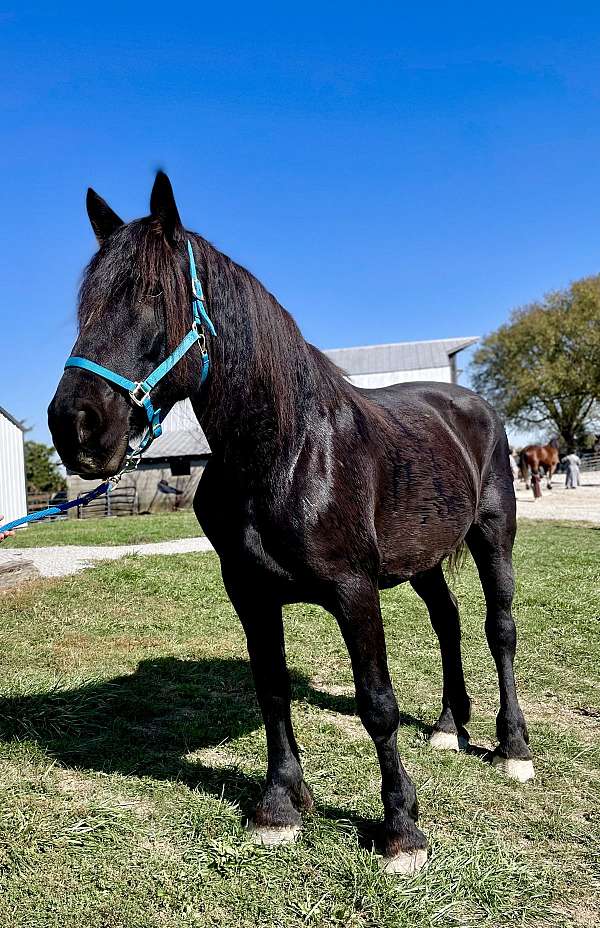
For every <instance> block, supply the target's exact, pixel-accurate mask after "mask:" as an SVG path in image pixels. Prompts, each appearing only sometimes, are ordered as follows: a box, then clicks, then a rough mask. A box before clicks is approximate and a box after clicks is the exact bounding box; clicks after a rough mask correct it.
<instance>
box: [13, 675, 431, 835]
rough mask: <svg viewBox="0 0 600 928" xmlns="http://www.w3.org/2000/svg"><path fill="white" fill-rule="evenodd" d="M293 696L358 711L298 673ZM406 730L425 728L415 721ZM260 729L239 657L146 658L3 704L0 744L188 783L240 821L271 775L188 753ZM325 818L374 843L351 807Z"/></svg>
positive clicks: (407, 721) (68, 762)
mask: <svg viewBox="0 0 600 928" xmlns="http://www.w3.org/2000/svg"><path fill="white" fill-rule="evenodd" d="M292 691H293V697H294V699H295V700H296V701H298V700H300V701H306V702H308V703H309V704H310V705H312V706H315V707H317V708H320V709H325V710H329V711H332V712H336V713H341V714H343V715H355V714H356V707H355V701H354V698H353V697H349V696H346V695H332V694H329V693H327V692H323V691H322V690H319V689H316V688H315V687H314V686H313V685H311V683H310V681H309V680H308V678H307V677H305V676H303V675H301V674H298V673H293V674H292ZM401 724H404V725H412V726H417V727H418V728H419V729H420V730H422V731H427V730H428V729H427V728H426V726H425V725H423V723H422V722H420V721H419V720H418V719H416V718H414V717H413V716H409V715H403V716H401ZM261 726H262V719H261V716H260V712H259V709H258V704H257V701H256V695H255V692H254V684H253V681H252V674H251V671H250V665H249V663H248V662H247V661H244V660H241V659H239V658H228V659H222V658H206V659H203V660H199V661H183V660H178V659H177V658H174V657H163V658H158V659H148V660H143V661H141V662H140V663H139V664H138V667H137V669H136V671H135V672H134V673H132V674H126V675H123V676H119V677H115V678H113V679H110V680H106V681H100V682H98V681H93V682H89V683H85V684H83V685H81V686H78V687H75V688H73V689H59V688H56V689H54V690H52V691H50V692H46V693H39V694H38V693H36V694H28V695H20V696H11V697H4V698H2V699H0V739H1V740H4V741H11V740H28V741H35V742H36V743H37V744H39V745H40V746H41V747H43V748H44V749H45V750H46V751H47V752H48V753H49V754H50V755H51V756H52V757H54V758H55V759H56V761H58V763H59V764H60V765H61V766H63V767H76V768H80V769H81V768H83V769H89V770H97V771H102V772H106V773H122V774H126V775H129V776H140V777H142V776H143V777H153V778H156V779H160V780H172V781H176V782H180V783H184V784H186V785H187V786H188V787H189V788H190V789H201V790H202V791H204V792H206V793H209V794H211V795H214V796H217V797H224V798H225V799H227V800H229V801H232V802H235V803H237V804H238V805H239V807H240V808H241V810H242V813H243V814H244V815H249V814H250V813H251V810H252V808H253V807H254V806H255V805H256V803H257V802H258V800H259V798H260V795H261V788H262V785H263V776H264V773H265V772H266V770H265V771H263V772H262V775H260V776H259V775H251V774H247V773H245V772H243V771H242V770H240V769H239V768H238V767H236V766H235V758H233V760H232V762H231V763H230V764H228V763H227V761H225V763H224V764H223V765H221V764H218V765H217V766H211V764H210V754H208V758H205V759H203V758H202V756H200V757H199V758H198V757H193V756H190V755H193V754H194V752H196V751H202V750H203V749H206V748H218V747H219V746H222V745H223V744H224V743H226V742H227V741H229V740H232V739H235V738H239V737H240V736H242V735H245V734H248V733H250V732H252V731H255V730H256V729H258V728H259V727H261ZM333 749H334V748H333V747H332V750H333ZM225 756H226V755H225ZM206 759H208V763H206V762H205V760H206ZM213 763H214V758H213ZM319 812H320V813H321V814H324V815H326V816H328V817H331V818H335V819H345V820H346V821H350V822H351V823H353V824H355V825H356V826H357V827H358V829H359V833H360V834H361V836H362V837H363V840H364V841H365V843H369V842H371V832H372V823H369V822H367V821H365V820H363V819H360V818H359V817H358V816H356V815H353V814H352V811H351V810H349V809H339V808H333V807H325V808H323V806H321V805H320V806H319ZM371 843H372V842H371Z"/></svg>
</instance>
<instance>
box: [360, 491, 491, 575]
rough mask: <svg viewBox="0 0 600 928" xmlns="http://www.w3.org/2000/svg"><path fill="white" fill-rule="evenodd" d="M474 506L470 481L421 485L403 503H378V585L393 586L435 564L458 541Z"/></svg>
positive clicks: (475, 500)
mask: <svg viewBox="0 0 600 928" xmlns="http://www.w3.org/2000/svg"><path fill="white" fill-rule="evenodd" d="M476 511H477V494H476V492H475V489H474V488H473V487H472V486H471V485H470V482H469V481H468V480H460V479H458V480H455V481H454V483H453V485H452V486H451V487H447V488H444V490H443V491H442V490H441V488H439V487H438V488H437V489H436V488H435V487H434V486H431V487H429V488H428V489H427V490H425V489H424V488H422V487H421V489H420V490H415V492H414V493H412V494H410V495H407V496H406V497H405V498H404V500H403V501H402V505H401V506H400V505H388V506H387V507H386V506H385V505H382V506H380V507H379V510H378V513H377V517H376V523H375V527H376V532H377V542H378V547H379V553H380V558H381V567H380V586H393V585H394V584H396V583H400V582H402V581H403V580H408V579H410V578H411V577H413V576H414V575H415V574H418V573H421V572H422V571H425V570H429V569H430V568H431V567H435V566H436V565H437V564H439V563H440V561H441V560H443V559H444V558H445V557H447V556H448V555H449V554H451V552H452V551H454V550H456V548H457V547H458V546H459V545H460V544H461V542H462V541H463V540H464V537H465V535H466V533H467V531H468V530H469V527H470V526H471V525H472V523H473V521H474V519H475V516H476Z"/></svg>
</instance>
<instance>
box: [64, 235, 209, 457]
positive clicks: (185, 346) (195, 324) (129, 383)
mask: <svg viewBox="0 0 600 928" xmlns="http://www.w3.org/2000/svg"><path fill="white" fill-rule="evenodd" d="M187 248H188V255H189V259H190V276H191V279H192V293H193V294H194V299H193V300H192V316H193V318H192V328H191V329H190V331H189V332H188V334H187V335H186V336H185V338H184V339H183V341H182V342H180V344H179V345H178V346H177V348H176V349H175V350H174V351H173V352H172V354H170V355H169V357H168V358H165V360H164V361H163V362H162V364H159V366H158V367H157V368H156V369H155V370H153V371H152V373H151V374H149V375H148V376H147V377H146V379H145V380H140V381H137V382H136V381H134V380H128V379H127V377H122V376H121V374H117V373H115V372H114V371H111V370H110V369H109V368H108V367H104V366H103V365H102V364H96V362H95V361H89V360H88V359H87V358H78V357H75V356H73V355H72V356H71V357H70V358H69V359H68V360H67V363H66V364H65V370H67V369H68V368H69V367H80V368H81V369H82V370H84V371H90V373H92V374H97V375H98V376H99V377H103V378H104V379H105V380H108V381H109V382H110V383H113V384H115V385H116V386H117V387H120V388H121V389H122V390H126V391H127V393H128V395H129V399H130V400H131V402H132V403H134V404H135V405H136V406H140V407H141V408H142V409H144V410H145V412H146V417H147V419H148V425H147V426H146V431H145V432H144V434H143V435H142V438H141V441H140V443H139V445H138V447H137V448H136V449H135V450H133V451H131V452H130V454H129V456H128V464H129V467H127V465H126V467H127V469H128V470H130V469H131V467H132V466H133V467H135V465H136V464H137V462H138V461H139V458H140V456H141V455H142V454H143V452H144V451H146V449H147V448H148V447H149V446H150V445H151V444H152V442H153V441H154V439H155V438H158V436H159V435H161V434H162V425H161V422H160V412H161V411H160V409H156V410H155V409H154V406H153V404H152V399H151V396H150V394H151V392H152V390H153V389H154V387H155V386H156V385H157V383H159V381H161V380H162V379H163V377H164V376H165V375H166V374H168V373H169V371H170V370H172V368H174V367H175V365H176V364H178V363H179V361H181V359H182V358H183V356H184V355H185V354H187V352H188V351H189V350H190V348H192V347H193V345H195V344H196V343H198V345H199V346H200V351H201V353H202V367H201V370H200V385H201V386H202V384H203V383H204V381H205V380H206V378H207V377H208V370H209V367H210V360H209V357H208V351H207V350H206V337H205V334H204V325H206V328H207V329H208V331H209V332H210V334H211V335H216V334H217V333H216V331H215V327H214V325H213V324H212V322H211V320H210V318H209V316H208V313H207V312H206V307H205V299H204V294H203V292H202V284H201V283H200V278H199V277H198V274H197V272H196V262H195V261H194V252H193V249H192V243H191V242H190V240H189V239H188V243H187Z"/></svg>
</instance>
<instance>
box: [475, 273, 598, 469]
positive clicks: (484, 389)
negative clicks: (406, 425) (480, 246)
mask: <svg viewBox="0 0 600 928" xmlns="http://www.w3.org/2000/svg"><path fill="white" fill-rule="evenodd" d="M471 371H472V379H473V385H474V387H475V389H476V390H477V391H478V392H479V393H481V394H482V395H483V396H484V397H485V398H486V399H487V400H488V401H489V402H490V403H491V404H492V405H493V406H494V407H495V408H496V409H497V410H498V412H499V413H500V414H501V415H502V416H504V418H505V419H507V420H508V421H509V422H511V423H513V424H514V425H516V426H520V427H525V428H529V427H531V426H537V427H539V426H545V427H551V428H553V429H555V430H556V431H557V432H558V433H559V434H560V436H561V437H562V439H563V441H564V443H565V445H566V447H567V448H568V450H569V451H572V450H574V449H575V447H577V446H578V445H580V444H581V443H582V441H583V439H584V437H585V435H586V433H587V432H588V429H589V428H590V427H591V426H593V425H594V424H595V423H596V422H597V419H598V412H599V400H600V275H599V276H595V277H586V278H584V279H583V280H579V281H576V282H575V283H573V284H571V286H570V287H568V288H567V289H566V290H558V291H556V292H553V293H549V294H547V295H546V296H545V297H544V298H543V300H541V301H540V302H536V303H532V304H530V305H529V306H525V307H523V308H521V309H517V310H515V311H514V312H513V313H512V315H511V317H510V321H509V322H508V323H506V324H505V325H502V326H500V328H499V329H498V330H497V331H496V332H493V333H492V334H491V335H488V336H487V337H486V338H484V339H483V341H482V342H481V345H480V347H479V348H478V350H477V351H476V352H475V355H474V357H473V361H472V364H471Z"/></svg>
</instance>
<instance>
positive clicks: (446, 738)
mask: <svg viewBox="0 0 600 928" xmlns="http://www.w3.org/2000/svg"><path fill="white" fill-rule="evenodd" d="M429 746H430V747H432V748H433V749H434V751H458V748H459V744H458V735H457V734H456V733H454V734H453V733H452V732H449V731H437V730H436V731H432V732H431V734H430V736H429Z"/></svg>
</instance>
